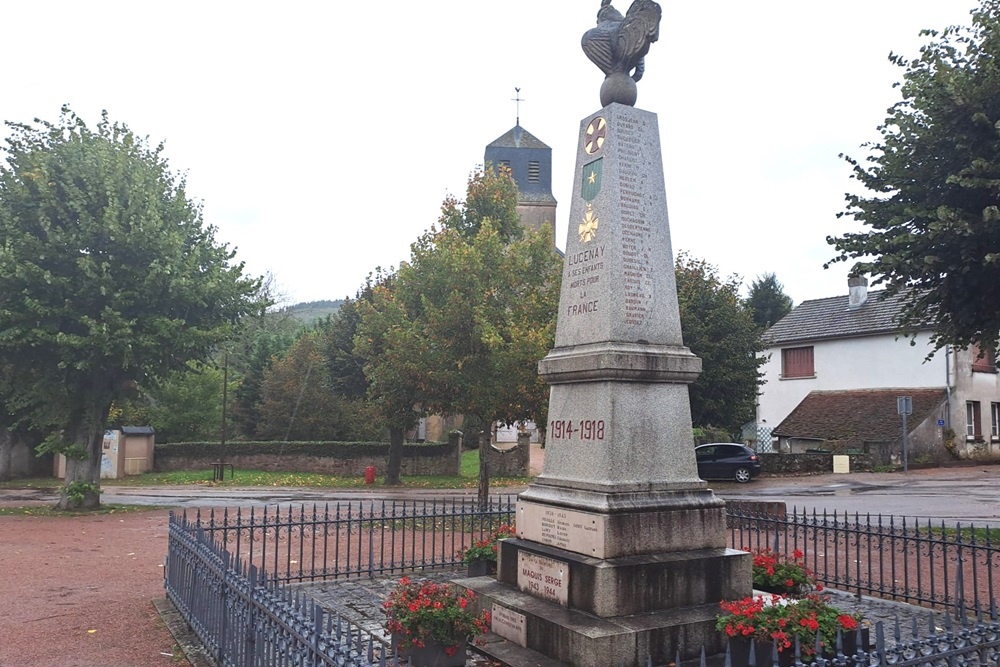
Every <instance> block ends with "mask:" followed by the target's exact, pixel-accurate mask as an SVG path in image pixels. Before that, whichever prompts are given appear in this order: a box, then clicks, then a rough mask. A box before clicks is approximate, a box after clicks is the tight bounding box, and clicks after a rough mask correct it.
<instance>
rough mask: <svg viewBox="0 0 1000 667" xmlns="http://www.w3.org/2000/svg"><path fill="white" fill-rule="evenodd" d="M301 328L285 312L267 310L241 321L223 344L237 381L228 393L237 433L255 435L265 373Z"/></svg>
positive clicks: (232, 373)
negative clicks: (230, 398)
mask: <svg viewBox="0 0 1000 667" xmlns="http://www.w3.org/2000/svg"><path fill="white" fill-rule="evenodd" d="M300 331H301V325H300V323H299V322H298V320H296V319H295V318H293V317H291V316H290V315H288V313H287V312H286V311H283V310H278V311H274V310H268V311H267V312H266V313H262V314H260V315H255V316H251V317H245V318H243V319H242V320H240V323H239V325H238V326H237V328H236V332H235V334H234V336H233V337H232V338H231V339H230V340H229V341H227V342H226V343H225V349H226V351H228V352H229V369H230V374H231V375H232V377H233V378H234V379H236V380H237V382H236V386H235V391H234V392H233V393H232V394H231V395H232V396H233V405H232V414H233V419H234V421H235V425H236V430H237V433H238V434H239V435H240V436H242V437H244V438H254V437H255V436H256V434H257V424H258V422H259V420H260V414H259V413H258V406H259V405H260V402H261V386H262V384H263V382H264V376H265V375H266V374H267V372H268V370H269V369H270V368H271V364H273V363H274V360H275V359H278V358H280V357H282V356H284V355H285V354H286V353H287V352H288V350H289V348H291V346H292V345H293V344H294V343H295V340H296V338H297V336H298V335H299V333H300Z"/></svg>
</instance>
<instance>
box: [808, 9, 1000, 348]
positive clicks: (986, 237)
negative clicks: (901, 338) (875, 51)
mask: <svg viewBox="0 0 1000 667" xmlns="http://www.w3.org/2000/svg"><path fill="white" fill-rule="evenodd" d="M921 34H923V35H928V36H929V37H930V38H931V39H930V42H929V43H928V44H927V45H926V46H924V47H923V48H922V49H921V54H920V56H919V57H917V58H916V59H914V60H907V59H905V58H903V57H901V56H899V55H890V57H889V60H890V62H892V63H893V64H894V65H896V66H898V67H900V68H902V69H903V83H902V85H901V87H900V90H901V93H902V99H901V100H900V101H899V102H897V103H896V104H895V105H893V106H892V107H891V108H890V109H889V115H888V117H887V118H886V120H885V122H884V123H883V124H882V125H881V126H880V127H879V131H880V133H881V139H880V140H879V141H878V142H876V143H874V144H870V145H867V148H868V149H869V156H868V157H867V158H865V159H864V160H863V161H859V160H855V159H853V158H850V157H847V158H845V159H847V161H848V162H849V163H850V164H851V165H852V166H853V175H852V178H854V179H856V180H857V181H858V182H859V183H861V185H862V186H864V188H866V189H867V191H868V194H867V195H862V194H848V195H847V196H846V200H847V209H846V210H845V211H844V212H843V213H841V215H842V216H847V217H850V218H854V219H855V220H856V221H858V222H860V223H862V225H864V226H865V227H866V228H867V229H865V230H864V231H861V232H857V233H846V234H844V235H843V236H839V237H828V238H827V241H828V242H829V243H830V244H832V245H833V246H834V247H835V248H836V249H837V251H838V252H839V255H837V256H836V257H835V258H834V259H833V260H832V261H831V262H830V263H833V262H840V261H847V260H850V259H853V260H860V261H858V262H856V263H855V264H854V268H853V272H854V273H855V274H856V275H861V274H864V273H870V274H872V275H873V276H874V278H875V279H874V284H884V285H885V287H886V293H887V294H888V295H896V294H899V295H902V299H903V303H904V307H903V311H902V314H901V324H902V325H903V326H904V330H906V331H908V332H910V331H914V330H915V328H916V327H917V326H918V325H923V324H926V323H927V322H928V320H929V319H930V321H931V322H933V324H934V327H935V331H934V333H933V334H932V342H933V343H934V346H935V349H939V348H941V347H943V346H944V345H949V344H950V345H955V346H957V347H962V348H964V347H967V346H969V345H971V344H977V345H979V346H980V347H981V348H982V349H988V350H993V351H995V350H996V346H997V335H998V332H1000V290H997V289H996V286H997V285H998V284H1000V185H998V184H1000V131H998V128H1000V60H998V59H1000V0H983V2H982V5H981V6H980V7H979V8H978V9H975V10H973V12H972V26H971V27H959V26H953V27H950V28H947V29H946V30H944V31H943V32H940V33H939V32H936V31H933V30H925V31H923V32H922V33H921ZM828 265H829V264H828Z"/></svg>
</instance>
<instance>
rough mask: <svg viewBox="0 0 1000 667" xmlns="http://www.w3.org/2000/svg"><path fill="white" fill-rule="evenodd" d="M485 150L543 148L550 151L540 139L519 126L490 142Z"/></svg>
mask: <svg viewBox="0 0 1000 667" xmlns="http://www.w3.org/2000/svg"><path fill="white" fill-rule="evenodd" d="M486 147H487V148H545V149H548V150H552V149H551V148H549V147H548V146H546V145H545V143H543V142H542V140H541V139H539V138H538V137H536V136H535V135H533V134H532V133H531V132H528V131H527V130H526V129H524V128H523V127H521V126H520V125H515V126H514V127H512V128H511V129H510V130H508V131H507V133H506V134H504V135H503V136H501V137H498V138H496V139H494V140H493V141H491V142H490V143H489V144H487V146H486Z"/></svg>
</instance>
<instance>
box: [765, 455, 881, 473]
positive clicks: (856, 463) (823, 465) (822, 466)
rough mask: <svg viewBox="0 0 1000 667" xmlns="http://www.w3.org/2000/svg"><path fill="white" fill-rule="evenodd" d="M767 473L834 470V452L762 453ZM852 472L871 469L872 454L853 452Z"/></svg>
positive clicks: (826, 471) (872, 463) (872, 464)
mask: <svg viewBox="0 0 1000 667" xmlns="http://www.w3.org/2000/svg"><path fill="white" fill-rule="evenodd" d="M759 456H760V463H761V466H762V472H763V474H765V475H768V474H771V475H809V474H818V473H830V472H833V454H832V453H829V454H818V453H817V454H760V455H759ZM850 459H851V472H867V471H871V469H872V467H873V466H874V462H873V460H872V455H871V454H851V455H850Z"/></svg>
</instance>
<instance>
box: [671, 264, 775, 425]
mask: <svg viewBox="0 0 1000 667" xmlns="http://www.w3.org/2000/svg"><path fill="white" fill-rule="evenodd" d="M676 273H677V301H678V305H679V306H680V314H681V330H682V334H683V337H684V344H685V345H687V346H688V347H689V348H690V349H691V351H692V352H693V353H695V354H696V355H698V356H699V357H700V358H701V360H702V372H701V375H700V376H699V377H698V380H697V381H696V382H695V383H694V384H692V385H691V389H690V393H691V418H692V421H693V422H694V424H695V425H697V426H702V427H705V426H708V425H710V424H714V425H715V426H717V427H720V428H722V429H725V431H727V432H729V433H734V432H736V431H738V430H739V429H740V427H741V426H742V425H743V424H744V423H746V422H747V421H749V420H751V419H753V417H754V413H755V411H756V405H757V390H758V387H759V386H760V380H761V377H762V374H761V372H760V367H761V365H762V364H763V363H764V359H760V358H758V357H757V353H758V352H760V351H761V350H762V349H763V342H762V341H761V330H760V327H758V326H757V325H756V324H755V323H754V321H753V314H752V313H751V311H750V309H749V307H747V305H746V304H745V303H744V302H743V301H742V300H741V299H740V297H739V288H740V281H739V279H738V278H736V277H735V276H732V277H729V278H721V277H720V276H719V275H718V271H717V269H716V268H715V267H714V266H712V265H711V264H709V263H708V262H706V261H705V260H699V259H693V258H691V257H689V256H688V255H687V254H685V253H681V254H680V255H679V256H678V257H677V266H676Z"/></svg>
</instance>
